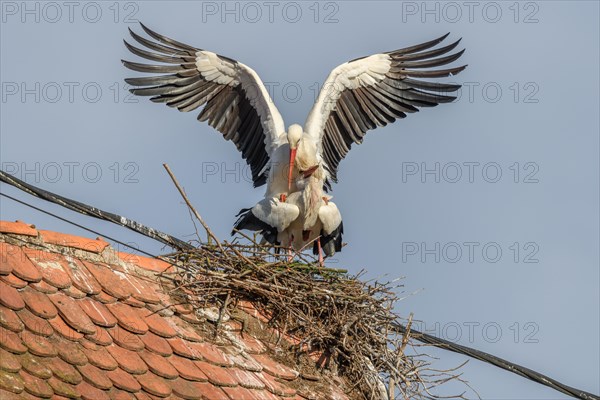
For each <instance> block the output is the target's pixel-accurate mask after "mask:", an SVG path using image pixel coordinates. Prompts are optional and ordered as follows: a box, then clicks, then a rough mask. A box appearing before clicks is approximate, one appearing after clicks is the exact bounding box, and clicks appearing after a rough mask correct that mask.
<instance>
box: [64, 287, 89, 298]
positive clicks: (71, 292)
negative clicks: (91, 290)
mask: <svg viewBox="0 0 600 400" xmlns="http://www.w3.org/2000/svg"><path fill="white" fill-rule="evenodd" d="M61 292H62V293H64V294H66V295H67V296H69V297H72V298H74V299H77V300H79V299H83V298H84V297H86V296H87V295H86V294H85V293H84V292H82V291H81V290H79V289H77V288H76V287H75V286H69V287H68V288H66V289H62V290H61Z"/></svg>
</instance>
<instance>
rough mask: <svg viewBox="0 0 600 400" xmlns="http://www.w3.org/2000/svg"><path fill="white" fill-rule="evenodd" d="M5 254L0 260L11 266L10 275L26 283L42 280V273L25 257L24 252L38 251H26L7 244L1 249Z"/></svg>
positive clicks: (23, 248) (24, 248)
mask: <svg viewBox="0 0 600 400" xmlns="http://www.w3.org/2000/svg"><path fill="white" fill-rule="evenodd" d="M2 249H3V250H5V251H6V253H4V254H3V257H0V259H2V260H5V261H6V262H8V263H9V264H10V265H12V273H13V274H15V275H16V276H17V277H19V278H21V279H23V280H25V281H27V282H39V281H41V280H42V273H41V272H40V270H39V269H38V268H37V267H36V266H35V265H34V264H33V263H32V262H31V261H30V260H29V257H28V256H26V255H25V253H24V250H27V251H32V252H36V251H37V252H39V250H33V249H28V248H26V247H16V246H11V245H10V244H7V245H6V247H4V246H3V247H2Z"/></svg>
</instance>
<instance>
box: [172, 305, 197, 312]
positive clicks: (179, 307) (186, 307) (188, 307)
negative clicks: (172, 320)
mask: <svg viewBox="0 0 600 400" xmlns="http://www.w3.org/2000/svg"><path fill="white" fill-rule="evenodd" d="M173 307H175V312H176V313H177V314H190V313H192V312H193V311H194V308H193V307H192V305H191V304H189V303H184V304H175V305H174V306H173Z"/></svg>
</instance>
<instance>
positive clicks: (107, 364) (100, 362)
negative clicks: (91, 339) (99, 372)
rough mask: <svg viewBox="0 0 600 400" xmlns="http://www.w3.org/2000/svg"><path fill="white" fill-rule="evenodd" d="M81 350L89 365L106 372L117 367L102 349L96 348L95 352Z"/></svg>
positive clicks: (108, 354)
mask: <svg viewBox="0 0 600 400" xmlns="http://www.w3.org/2000/svg"><path fill="white" fill-rule="evenodd" d="M81 350H82V351H83V354H85V356H86V357H87V359H88V361H89V362H90V364H92V365H93V366H95V367H98V368H100V369H104V370H108V371H114V370H115V369H117V368H118V367H119V364H118V363H117V362H116V361H115V359H114V358H113V357H112V356H111V355H110V353H109V352H108V351H107V350H106V348H104V347H101V346H98V349H97V350H92V349H88V348H85V347H83V348H82V349H81Z"/></svg>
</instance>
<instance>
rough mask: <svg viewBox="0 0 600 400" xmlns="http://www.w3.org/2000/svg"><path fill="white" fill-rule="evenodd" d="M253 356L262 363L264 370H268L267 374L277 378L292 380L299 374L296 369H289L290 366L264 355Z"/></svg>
mask: <svg viewBox="0 0 600 400" xmlns="http://www.w3.org/2000/svg"><path fill="white" fill-rule="evenodd" d="M253 358H254V359H255V360H256V361H258V362H259V363H260V364H262V366H263V368H264V370H265V371H266V372H268V373H269V374H271V375H273V376H275V377H277V378H281V379H287V380H292V379H296V378H297V377H298V375H299V373H298V371H295V370H293V369H291V368H290V367H287V366H285V365H283V364H281V363H278V362H277V361H275V360H273V359H271V358H269V357H267V356H265V355H258V354H257V355H254V356H253Z"/></svg>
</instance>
